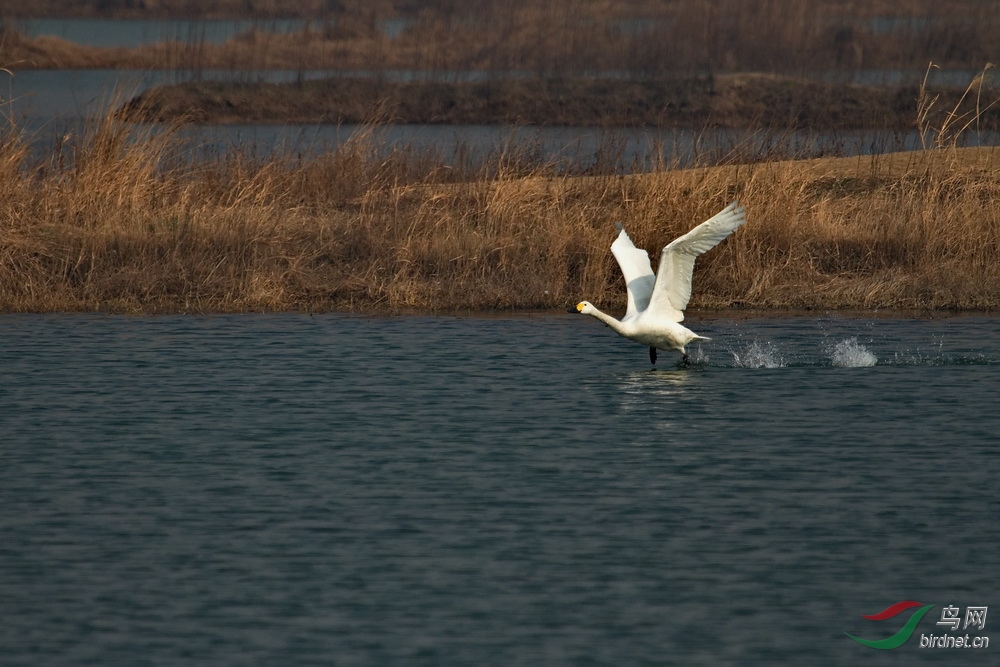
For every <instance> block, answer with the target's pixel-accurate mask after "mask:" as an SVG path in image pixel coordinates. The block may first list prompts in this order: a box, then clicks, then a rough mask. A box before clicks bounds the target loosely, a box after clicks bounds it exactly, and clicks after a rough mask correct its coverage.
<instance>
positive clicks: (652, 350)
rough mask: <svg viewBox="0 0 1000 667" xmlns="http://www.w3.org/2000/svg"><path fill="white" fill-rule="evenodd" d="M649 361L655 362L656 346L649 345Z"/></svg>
mask: <svg viewBox="0 0 1000 667" xmlns="http://www.w3.org/2000/svg"><path fill="white" fill-rule="evenodd" d="M649 363H651V364H655V363H656V348H655V347H653V346H652V345H650V346H649Z"/></svg>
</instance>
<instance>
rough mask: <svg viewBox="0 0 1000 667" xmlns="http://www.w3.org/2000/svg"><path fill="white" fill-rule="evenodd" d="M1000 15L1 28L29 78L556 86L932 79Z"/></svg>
mask: <svg viewBox="0 0 1000 667" xmlns="http://www.w3.org/2000/svg"><path fill="white" fill-rule="evenodd" d="M998 8H1000V4H998V3H997V2H995V1H992V0H991V1H982V0H897V1H895V2H861V1H856V0H760V1H758V2H745V1H744V0H672V1H666V2H654V1H652V0H632V1H627V0H625V1H621V2H607V1H605V0H551V1H549V2H544V3H540V2H534V1H529V0H504V1H498V0H465V1H463V2H454V1H452V0H424V1H422V2H421V1H418V0H396V1H391V0H339V1H336V0H333V1H326V0H292V1H291V2H281V3H279V2H275V1H273V0H268V1H254V0H250V1H248V2H242V1H241V2H236V1H232V0H231V1H226V0H223V1H221V2H211V3H208V2H194V1H191V0H158V1H153V0H148V1H146V2H134V1H132V0H117V1H116V0H106V1H104V2H99V3H96V2H90V3H67V2H61V1H60V0H40V2H36V3H31V4H30V5H24V4H23V3H13V2H6V1H3V0H0V17H7V20H6V21H5V26H6V33H7V34H6V35H5V36H4V37H3V38H2V39H0V61H2V62H5V63H7V66H8V67H13V66H16V67H20V68H25V67H128V68H150V67H164V68H168V69H174V68H183V67H202V68H234V69H248V70H253V69H260V68H267V67H281V68H286V69H288V68H291V69H297V68H306V69H317V70H330V71H349V70H357V69H359V68H363V69H365V70H368V71H380V70H390V69H401V68H402V69H407V70H413V71H423V72H431V73H435V75H441V74H442V73H448V72H451V73H461V72H468V71H472V70H475V71H483V72H489V73H490V74H491V75H493V76H504V75H506V74H510V73H518V74H522V75H523V74H524V73H534V74H535V75H538V76H544V77H570V76H580V75H588V76H590V75H594V74H597V73H606V74H613V75H615V76H627V77H630V78H662V77H668V76H677V75H684V76H688V75H692V74H704V73H718V72H733V71H755V72H778V73H786V74H795V75H803V74H815V73H817V72H829V71H834V70H839V71H848V70H871V69H898V70H904V71H916V72H923V70H924V68H925V67H926V65H927V63H928V62H929V61H934V62H935V63H938V64H939V65H941V66H942V67H946V68H972V69H979V68H980V67H982V65H983V64H984V63H987V62H996V61H997V59H998V58H1000V11H998ZM46 14H52V15H59V16H66V15H88V16H92V15H104V16H132V17H136V16H140V17H143V18H150V17H155V16H160V17H163V16H168V15H169V16H188V17H194V18H208V17H217V16H240V17H250V18H258V19H261V21H262V23H261V28H262V29H261V30H251V31H249V32H247V33H246V34H244V35H242V36H240V37H239V38H238V39H236V40H234V41H232V42H230V43H229V44H225V45H213V44H204V43H199V42H198V40H197V36H196V35H193V36H192V39H191V42H192V43H189V44H182V45H176V44H175V45H160V46H157V47H153V46H149V47H144V48H141V49H92V48H86V47H81V46H79V45H72V44H68V43H66V42H61V41H60V40H56V39H54V38H34V39H33V38H31V37H30V36H28V35H25V34H23V33H22V32H20V31H18V30H17V22H16V20H14V19H16V18H17V17H19V16H20V17H23V16H29V15H34V16H38V15H46ZM279 15H281V16H300V17H305V18H308V19H309V22H308V23H307V25H306V26H305V28H304V30H303V31H302V32H300V33H298V34H293V35H274V34H271V33H268V32H267V31H266V30H264V29H263V28H266V25H267V24H266V20H265V19H267V18H269V17H275V16H279ZM391 21H395V23H390V22H391ZM390 26H395V28H394V29H390Z"/></svg>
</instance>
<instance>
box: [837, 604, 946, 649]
mask: <svg viewBox="0 0 1000 667" xmlns="http://www.w3.org/2000/svg"><path fill="white" fill-rule="evenodd" d="M914 607H920V609H919V610H918V611H916V612H914V613H913V614H912V615H911V616H910V620H908V621H907V622H906V625H904V626H903V627H902V628H900V630H899V632H897V633H896V634H894V635H892V636H891V637H886V638H885V639H879V640H872V639H861V638H860V637H855V636H854V635H852V634H851V633H849V632H845V633H844V634H845V635H847V636H848V637H850V638H851V639H853V640H854V641H856V642H858V643H859V644H864V645H865V646H869V647H871V648H878V649H891V648H899V647H900V646H902V645H903V644H905V643H906V640H908V639H909V638H910V636H911V635H912V634H913V631H914V630H916V629H917V624H918V623H920V619H922V618H923V617H924V614H926V613H927V612H929V611H930V610H931V608H933V607H934V605H932V604H928V605H923V604H920V603H919V602H914V601H913V600H904V601H902V602H897V603H896V604H894V605H891V606H889V607H888V608H886V609H885V610H884V611H880V612H879V613H877V614H872V615H870V616H868V615H865V614H861V617H862V618H866V619H868V620H869V621H884V620H886V619H890V618H894V617H896V616H898V615H899V614H902V613H903V612H904V611H906V610H907V609H913V608H914Z"/></svg>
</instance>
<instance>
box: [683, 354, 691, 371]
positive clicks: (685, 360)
mask: <svg viewBox="0 0 1000 667" xmlns="http://www.w3.org/2000/svg"><path fill="white" fill-rule="evenodd" d="M681 365H682V366H684V367H685V368H687V367H688V366H690V365H691V357H689V356H688V355H687V352H685V353H684V356H683V357H681Z"/></svg>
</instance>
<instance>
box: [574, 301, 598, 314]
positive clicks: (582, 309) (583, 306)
mask: <svg viewBox="0 0 1000 667" xmlns="http://www.w3.org/2000/svg"><path fill="white" fill-rule="evenodd" d="M596 310H597V309H596V308H594V304H592V303H590V302H589V301H581V302H580V303H578V304H576V312H578V313H583V314H584V315H593V314H594V311H596Z"/></svg>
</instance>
